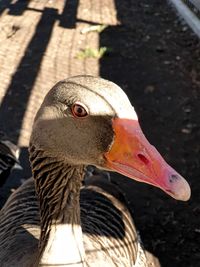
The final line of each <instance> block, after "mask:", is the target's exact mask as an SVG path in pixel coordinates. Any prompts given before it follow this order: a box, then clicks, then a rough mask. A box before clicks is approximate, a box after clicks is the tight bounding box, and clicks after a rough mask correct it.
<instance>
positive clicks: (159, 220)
mask: <svg viewBox="0 0 200 267" xmlns="http://www.w3.org/2000/svg"><path fill="white" fill-rule="evenodd" d="M28 2H29V1H28ZM30 2H31V1H30ZM41 2H42V1H41ZM45 2H49V1H45ZM51 2H52V3H51V8H52V9H51V10H50V11H51V12H50V13H48V14H46V15H45V16H43V21H42V22H41V25H42V32H46V33H48V32H49V31H51V30H50V28H49V26H50V24H52V23H54V22H53V17H54V16H55V11H53V6H54V5H55V4H54V1H51ZM58 2H59V1H58ZM58 2H57V3H58ZM68 2H71V3H72V4H71V8H70V7H68V9H65V13H66V16H67V18H68V20H69V18H70V17H71V18H72V17H73V18H74V20H72V19H71V20H70V23H69V24H67V23H66V22H65V20H61V22H62V23H63V25H65V28H66V29H67V30H68V32H67V34H69V35H70V34H71V32H70V30H71V31H75V32H76V36H75V37H73V38H77V40H79V38H83V37H82V35H81V34H80V31H79V32H77V30H76V29H77V27H79V26H80V25H82V24H81V23H86V20H85V19H80V17H79V18H77V16H75V15H74V12H75V7H74V6H78V5H80V3H79V1H78V0H76V1H75V0H74V2H73V1H68ZM80 2H83V1H80ZM96 2H98V5H97V6H95V1H94V0H84V5H85V6H87V7H88V9H87V10H86V9H80V10H79V12H86V13H87V14H89V13H88V12H90V10H91V9H90V8H91V6H92V5H93V12H94V10H95V12H96V13H95V12H94V15H93V17H91V18H90V19H91V21H92V23H90V24H89V25H90V26H91V25H96V24H99V23H103V24H109V25H108V27H106V28H105V29H104V30H103V31H101V32H100V33H99V34H98V38H97V36H96V35H88V39H87V41H85V40H84V41H83V42H82V43H80V45H79V47H78V49H80V48H82V47H83V45H88V44H90V42H92V43H94V40H98V42H99V47H106V48H107V51H108V52H107V53H106V54H105V55H104V56H103V57H102V58H101V59H99V60H97V59H94V58H93V59H86V60H85V61H84V63H81V64H83V65H84V66H85V67H84V68H82V65H77V64H80V63H79V61H80V59H79V61H78V60H77V58H75V57H73V58H72V59H71V61H70V66H71V65H72V66H73V64H76V68H77V69H79V73H80V72H82V73H87V74H90V72H92V71H94V68H96V69H95V71H96V72H97V73H98V75H100V76H102V77H104V78H107V79H110V80H112V81H114V82H116V83H117V84H119V85H120V86H121V87H122V88H123V89H124V90H125V91H126V93H127V94H128V96H129V98H130V99H131V101H132V103H133V105H134V106H135V109H136V111H137V113H138V115H139V118H140V122H141V125H142V128H143V130H144V132H145V134H146V136H147V137H148V139H149V141H150V142H151V143H152V144H154V145H155V146H156V147H157V149H158V150H159V151H160V152H161V154H162V155H163V157H164V158H165V159H166V160H167V161H168V162H169V163H170V164H171V165H172V166H173V167H174V168H175V169H176V170H177V171H179V172H180V173H181V174H182V175H183V176H184V177H185V178H186V179H187V180H188V182H189V183H190V185H191V189H192V197H191V200H190V201H188V202H187V203H182V202H178V201H175V200H173V199H171V198H170V197H168V196H166V195H165V194H164V193H163V192H161V191H160V190H159V189H156V188H153V187H151V186H148V185H144V184H139V183H136V182H134V181H130V180H129V179H128V178H124V177H121V176H119V177H118V178H117V182H118V183H119V184H120V185H121V186H122V187H123V188H124V191H126V192H127V196H128V199H129V200H130V202H131V205H132V209H133V211H134V214H135V222H136V225H137V228H138V230H139V231H140V233H141V237H142V240H143V243H144V246H145V248H146V249H147V250H148V251H150V252H151V253H153V254H154V255H155V256H156V257H158V258H159V260H160V263H161V266H162V267H199V266H200V204H199V203H200V179H199V174H200V158H199V154H200V143H199V140H200V138H199V137H200V123H199V117H200V104H199V100H200V41H199V40H198V39H197V37H195V36H194V34H193V33H192V32H191V31H190V30H189V29H188V28H187V26H186V25H185V24H184V23H183V22H182V21H181V19H180V18H179V17H178V16H177V14H176V13H175V11H174V9H173V8H172V7H171V6H170V4H169V3H168V2H167V1H163V0H152V1H149V0H143V1H141V0H126V1H124V0H115V1H114V5H110V6H109V3H110V4H111V3H112V2H113V1H107V2H105V1H103V2H104V4H103V7H102V6H101V3H102V2H101V1H97V0H96ZM1 3H3V4H4V5H2V6H1V8H2V10H3V9H5V8H8V7H9V4H10V3H9V1H0V4H1ZM16 3H17V4H16V5H15V8H14V9H11V10H12V12H15V16H21V15H22V13H23V12H22V11H23V8H24V9H27V1H22V0H21V1H17V2H16ZM69 6H70V5H69ZM94 7H95V8H96V9H95V8H94ZM105 7H106V8H107V9H105ZM114 7H115V10H114ZM102 8H104V9H103V10H104V11H105V10H107V11H109V12H110V13H109V12H108V13H107V14H111V15H110V21H109V22H108V23H106V19H105V17H108V15H107V14H105V13H104V12H100V11H102ZM0 10H1V9H0ZM2 12H3V11H2ZM46 12H47V11H46ZM48 12H49V11H48ZM99 12H100V13H101V14H100V13H99ZM115 12H116V19H113V20H112V16H114V14H115ZM16 14H17V15H16ZM97 14H98V16H97ZM5 16H6V15H5ZM56 16H57V15H56ZM95 19H97V20H98V21H97V23H96V24H95ZM111 22H112V23H111ZM2 23H3V22H2V21H0V24H1V26H2ZM62 23H61V24H62ZM18 25H19V24H18ZM15 30H16V31H17V29H16V28H14V31H15ZM63 32H64V31H63ZM63 32H62V36H63V34H64V33H63ZM49 34H50V33H49ZM66 36H68V35H66ZM12 38H13V42H14V41H15V37H12ZM41 38H42V35H41V36H39V38H35V39H34V40H33V43H32V46H31V49H30V47H29V49H30V50H29V52H28V53H27V54H25V56H26V57H24V58H23V59H22V61H21V62H22V63H23V64H21V65H18V69H17V70H16V71H14V70H13V73H12V77H14V78H15V81H13V80H12V82H11V84H10V86H9V89H10V93H9V94H8V96H6V98H5V96H4V98H3V101H2V104H1V107H0V125H2V128H3V129H4V130H5V131H6V132H7V135H8V136H10V138H11V139H12V140H14V141H15V142H18V140H19V130H20V129H21V127H22V123H21V120H22V117H23V114H24V113H23V112H25V111H24V110H25V109H26V101H28V97H27V96H26V92H27V91H25V90H24V91H22V92H21V91H20V89H19V92H21V94H22V95H23V96H24V97H23V101H24V102H23V105H22V103H21V102H20V103H21V104H20V105H19V106H18V103H19V102H18V100H16V97H17V95H16V91H17V89H16V88H20V86H21V84H23V85H24V83H25V84H26V85H27V88H28V89H26V90H29V88H32V87H33V86H34V83H35V79H36V76H37V75H40V76H41V73H38V68H39V67H38V64H39V63H41V59H42V56H43V54H44V51H45V49H46V48H45V47H43V48H42V43H41ZM62 38H63V39H62V40H65V39H64V38H67V37H62ZM91 38H94V39H91ZM44 42H47V43H48V38H47V40H46V39H44ZM58 42H59V40H58ZM63 42H64V41H63ZM70 46H71V42H65V51H71V50H70ZM40 48H41V49H40ZM61 50H62V49H61ZM51 51H52V50H50V53H51ZM62 51H63V50H62ZM33 52H34V53H35V54H37V53H41V55H40V58H37V56H36V60H37V59H38V62H35V61H34V60H33V57H34V55H35V54H34V53H33ZM59 53H60V54H59V62H57V64H59V65H60V68H61V69H63V68H64V69H65V70H68V71H66V76H68V75H70V74H74V72H73V71H71V72H69V68H68V69H67V68H66V65H65V64H67V63H66V62H64V60H63V59H62V56H63V57H64V56H65V55H64V53H65V54H67V53H71V52H64V51H63V55H62V52H59ZM5 56H7V55H5ZM23 60H24V61H23ZM27 62H28V63H29V66H28V68H29V69H28V71H29V72H27V65H26V64H27ZM77 62H78V63H77ZM96 64H98V69H97V67H96V66H97V65H96ZM19 66H20V68H19ZM49 68H50V67H49ZM54 68H55V65H54V66H53V67H52V69H51V72H49V76H48V77H46V78H48V79H51V82H52V83H53V82H54V79H53V78H52V75H54V74H52V73H54ZM72 68H73V67H72ZM29 73H30V76H27V74H28V75H29ZM57 73H58V70H57ZM59 73H60V72H59ZM75 73H76V72H75ZM79 73H77V74H79ZM92 74H93V72H92ZM14 75H15V76H14ZM59 75H60V74H57V76H56V77H55V80H57V79H58V78H60V77H61V76H62V75H63V74H62V75H60V76H59ZM63 78H64V77H63ZM41 79H42V78H41ZM43 83H44V80H43ZM47 84H48V85H50V84H51V83H50V82H49V81H48V82H47ZM40 85H41V80H40V79H39V80H38V86H40ZM18 97H20V95H18ZM16 106H17V107H16ZM8 107H11V109H8ZM12 108H13V109H12ZM14 108H18V109H19V112H18V113H17V112H16V114H15V112H14V113H13V110H14ZM23 109H24V110H23ZM10 110H11V111H10ZM22 110H23V112H21V113H20V111H22ZM17 114H18V115H17ZM5 118H8V119H6V123H5ZM15 118H16V121H18V122H19V121H20V123H17V124H16V123H15V122H16V121H15ZM28 128H30V125H28ZM14 129H17V130H14ZM22 151H23V152H26V147H24V148H23V149H22ZM21 158H22V163H23V165H25V166H24V167H25V172H24V173H23V174H22V175H23V177H24V178H26V177H27V176H28V175H29V168H28V163H27V162H28V161H27V154H26V153H23V154H22V157H21ZM24 162H25V163H24ZM12 183H14V184H15V185H16V184H17V182H16V183H15V181H14V182H13V181H12V182H10V184H9V183H8V184H7V187H6V188H5V189H4V190H3V191H2V195H1V203H3V201H4V200H5V195H6V194H7V192H8V188H9V186H10V185H11V184H12ZM5 192H6V193H5Z"/></svg>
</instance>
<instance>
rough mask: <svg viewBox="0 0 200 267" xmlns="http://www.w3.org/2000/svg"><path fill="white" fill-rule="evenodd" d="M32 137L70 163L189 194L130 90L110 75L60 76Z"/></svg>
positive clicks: (182, 196)
mask: <svg viewBox="0 0 200 267" xmlns="http://www.w3.org/2000/svg"><path fill="white" fill-rule="evenodd" d="M31 143H32V144H34V146H35V147H37V148H38V149H41V150H43V151H45V153H47V154H49V155H53V156H55V157H58V158H62V159H63V160H64V161H66V162H67V163H68V164H71V165H74V166H76V165H77V166H78V165H95V166H97V167H98V168H102V169H106V170H110V171H116V172H118V173H121V174H123V175H125V176H128V177H130V178H132V179H134V180H137V181H139V182H144V183H148V184H151V185H153V186H156V187H159V188H160V189H162V190H163V191H164V192H166V193H167V194H169V195H170V196H172V197H173V198H175V199H177V200H183V201H186V200H188V199H189V198H190V187H189V185H188V183H187V182H186V180H185V179H184V178H183V177H182V176H181V175H180V174H178V173H177V172H176V171H175V170H174V169H173V168H172V167H170V166H169V165H168V164H167V163H166V162H165V160H164V159H163V158H162V156H161V155H160V154H159V152H158V151H157V150H156V149H155V147H153V146H152V145H151V144H150V143H149V142H148V141H147V139H146V138H145V136H144V134H143V132H142V130H141V128H140V125H139V123H138V117H137V114H136V112H135V110H134V108H133V106H132V105H131V103H130V101H129V99H128V97H127V95H126V94H125V93H124V91H123V90H122V89H121V88H120V87H119V86H117V85H116V84H114V83H112V82H110V81H107V80H104V79H101V78H95V77H92V76H76V77H72V78H69V79H66V80H63V81H60V82H58V83H57V84H56V85H55V86H54V87H53V88H52V89H51V90H50V91H49V93H48V94H47V96H46V97H45V99H44V102H43V104H42V105H41V107H40V109H39V111H38V113H37V115H36V118H35V121H34V125H33V131H32V136H31Z"/></svg>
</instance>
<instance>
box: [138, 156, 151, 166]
mask: <svg viewBox="0 0 200 267" xmlns="http://www.w3.org/2000/svg"><path fill="white" fill-rule="evenodd" d="M137 156H138V158H139V159H140V160H141V161H142V162H143V163H144V164H145V165H147V164H148V163H149V160H148V159H147V158H146V157H145V156H144V155H143V154H138V155H137Z"/></svg>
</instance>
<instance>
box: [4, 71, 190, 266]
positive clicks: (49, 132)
mask: <svg viewBox="0 0 200 267" xmlns="http://www.w3.org/2000/svg"><path fill="white" fill-rule="evenodd" d="M29 154H30V163H31V168H32V173H33V178H31V179H29V180H28V181H26V182H25V183H24V184H23V185H22V186H21V187H20V188H18V189H17V190H16V191H15V192H14V193H13V194H12V195H11V196H10V198H9V199H8V201H7V203H6V204H5V206H4V207H3V208H2V210H1V213H0V266H1V267H10V266H12V267H15V266H16V267H36V266H40V267H47V266H73V267H74V266H76V267H85V266H89V267H97V266H99V267H101V266H103V267H104V266H105V267H107V266H108V267H114V266H115V267H116V266H117V267H122V266H123V267H124V266H126V267H129V266H130V267H133V266H135V267H147V266H148V265H149V264H148V261H147V259H146V257H145V253H144V251H143V249H142V248H141V244H140V240H139V237H138V234H137V232H136V228H135V226H134V223H133V219H132V215H131V213H130V211H129V208H128V204H127V202H126V199H125V197H124V194H123V193H122V192H121V191H120V189H119V188H118V187H117V186H116V185H114V184H113V183H111V182H110V181H105V180H104V179H94V178H95V177H90V179H89V180H90V181H89V182H88V180H87V179H86V180H85V185H84V186H83V183H84V182H83V179H84V175H85V173H86V166H87V165H94V166H96V167H98V168H101V169H104V170H111V171H117V172H119V173H122V174H124V175H127V176H129V177H130V178H133V179H136V180H139V181H143V182H146V183H151V184H153V185H154V186H157V187H160V188H162V189H163V190H164V191H165V192H166V193H168V194H169V195H171V196H173V197H174V198H176V199H180V200H187V199H188V198H189V196H190V188H189V186H188V184H187V182H186V181H185V180H184V179H183V178H182V177H181V176H180V175H179V174H178V173H177V172H176V171H175V170H173V169H172V168H171V167H170V166H169V165H167V163H166V162H165V161H164V160H163V159H162V157H161V156H160V154H159V153H158V152H157V150H156V149H155V148H153V147H152V146H151V145H150V144H149V143H148V141H147V140H146V138H145V137H144V135H143V133H142V131H141V129H140V127H139V124H138V121H137V115H136V113H135V111H134V109H133V107H132V105H131V104H130V102H129V100H128V98H127V96H126V94H125V93H124V92H123V91H122V90H121V89H120V88H119V87H118V86H117V85H115V84H114V83H111V82H109V81H106V80H104V79H100V78H95V77H92V76H77V77H73V78H69V79H67V80H64V81H61V82H59V83H58V84H57V85H55V86H54V87H53V88H52V89H51V90H50V91H49V93H48V94H47V96H46V97H45V99H44V102H43V104H42V106H41V108H40V109H39V111H38V113H37V115H36V118H35V121H34V124H33V130H32V135H31V139H30V146H29ZM91 181H92V182H91ZM151 265H152V264H151Z"/></svg>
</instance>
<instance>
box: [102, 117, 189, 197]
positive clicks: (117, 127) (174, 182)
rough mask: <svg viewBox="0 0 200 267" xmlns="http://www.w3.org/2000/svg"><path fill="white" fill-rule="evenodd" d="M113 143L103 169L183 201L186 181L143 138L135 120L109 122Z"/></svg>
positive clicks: (185, 192)
mask: <svg viewBox="0 0 200 267" xmlns="http://www.w3.org/2000/svg"><path fill="white" fill-rule="evenodd" d="M112 125H113V130H114V132H115V137H114V141H113V143H112V145H111V148H110V150H109V151H108V152H106V153H105V158H106V167H107V168H109V169H110V170H112V171H117V172H119V173H121V174H123V175H125V176H128V177H130V178H132V179H134V180H137V181H139V182H144V183H148V184H151V185H153V186H156V187H159V188H161V189H162V190H163V191H164V192H166V193H167V194H168V195H170V196H172V197H173V198H175V199H177V200H182V201H187V200H188V199H189V198H190V195H191V190H190V186H189V184H188V183H187V181H186V180H185V179H184V178H183V177H182V176H181V175H180V174H179V173H177V172H176V171H175V170H174V169H173V168H172V167H170V166H169V165H168V164H167V163H166V162H165V160H164V159H163V158H162V156H161V155H160V154H159V152H158V151H157V150H156V149H155V147H153V146H152V145H151V144H150V143H149V142H148V140H147V139H146V137H145V136H144V134H143V132H142V130H141V128H140V125H139V123H138V121H137V120H129V119H120V118H116V119H113V122H112Z"/></svg>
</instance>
